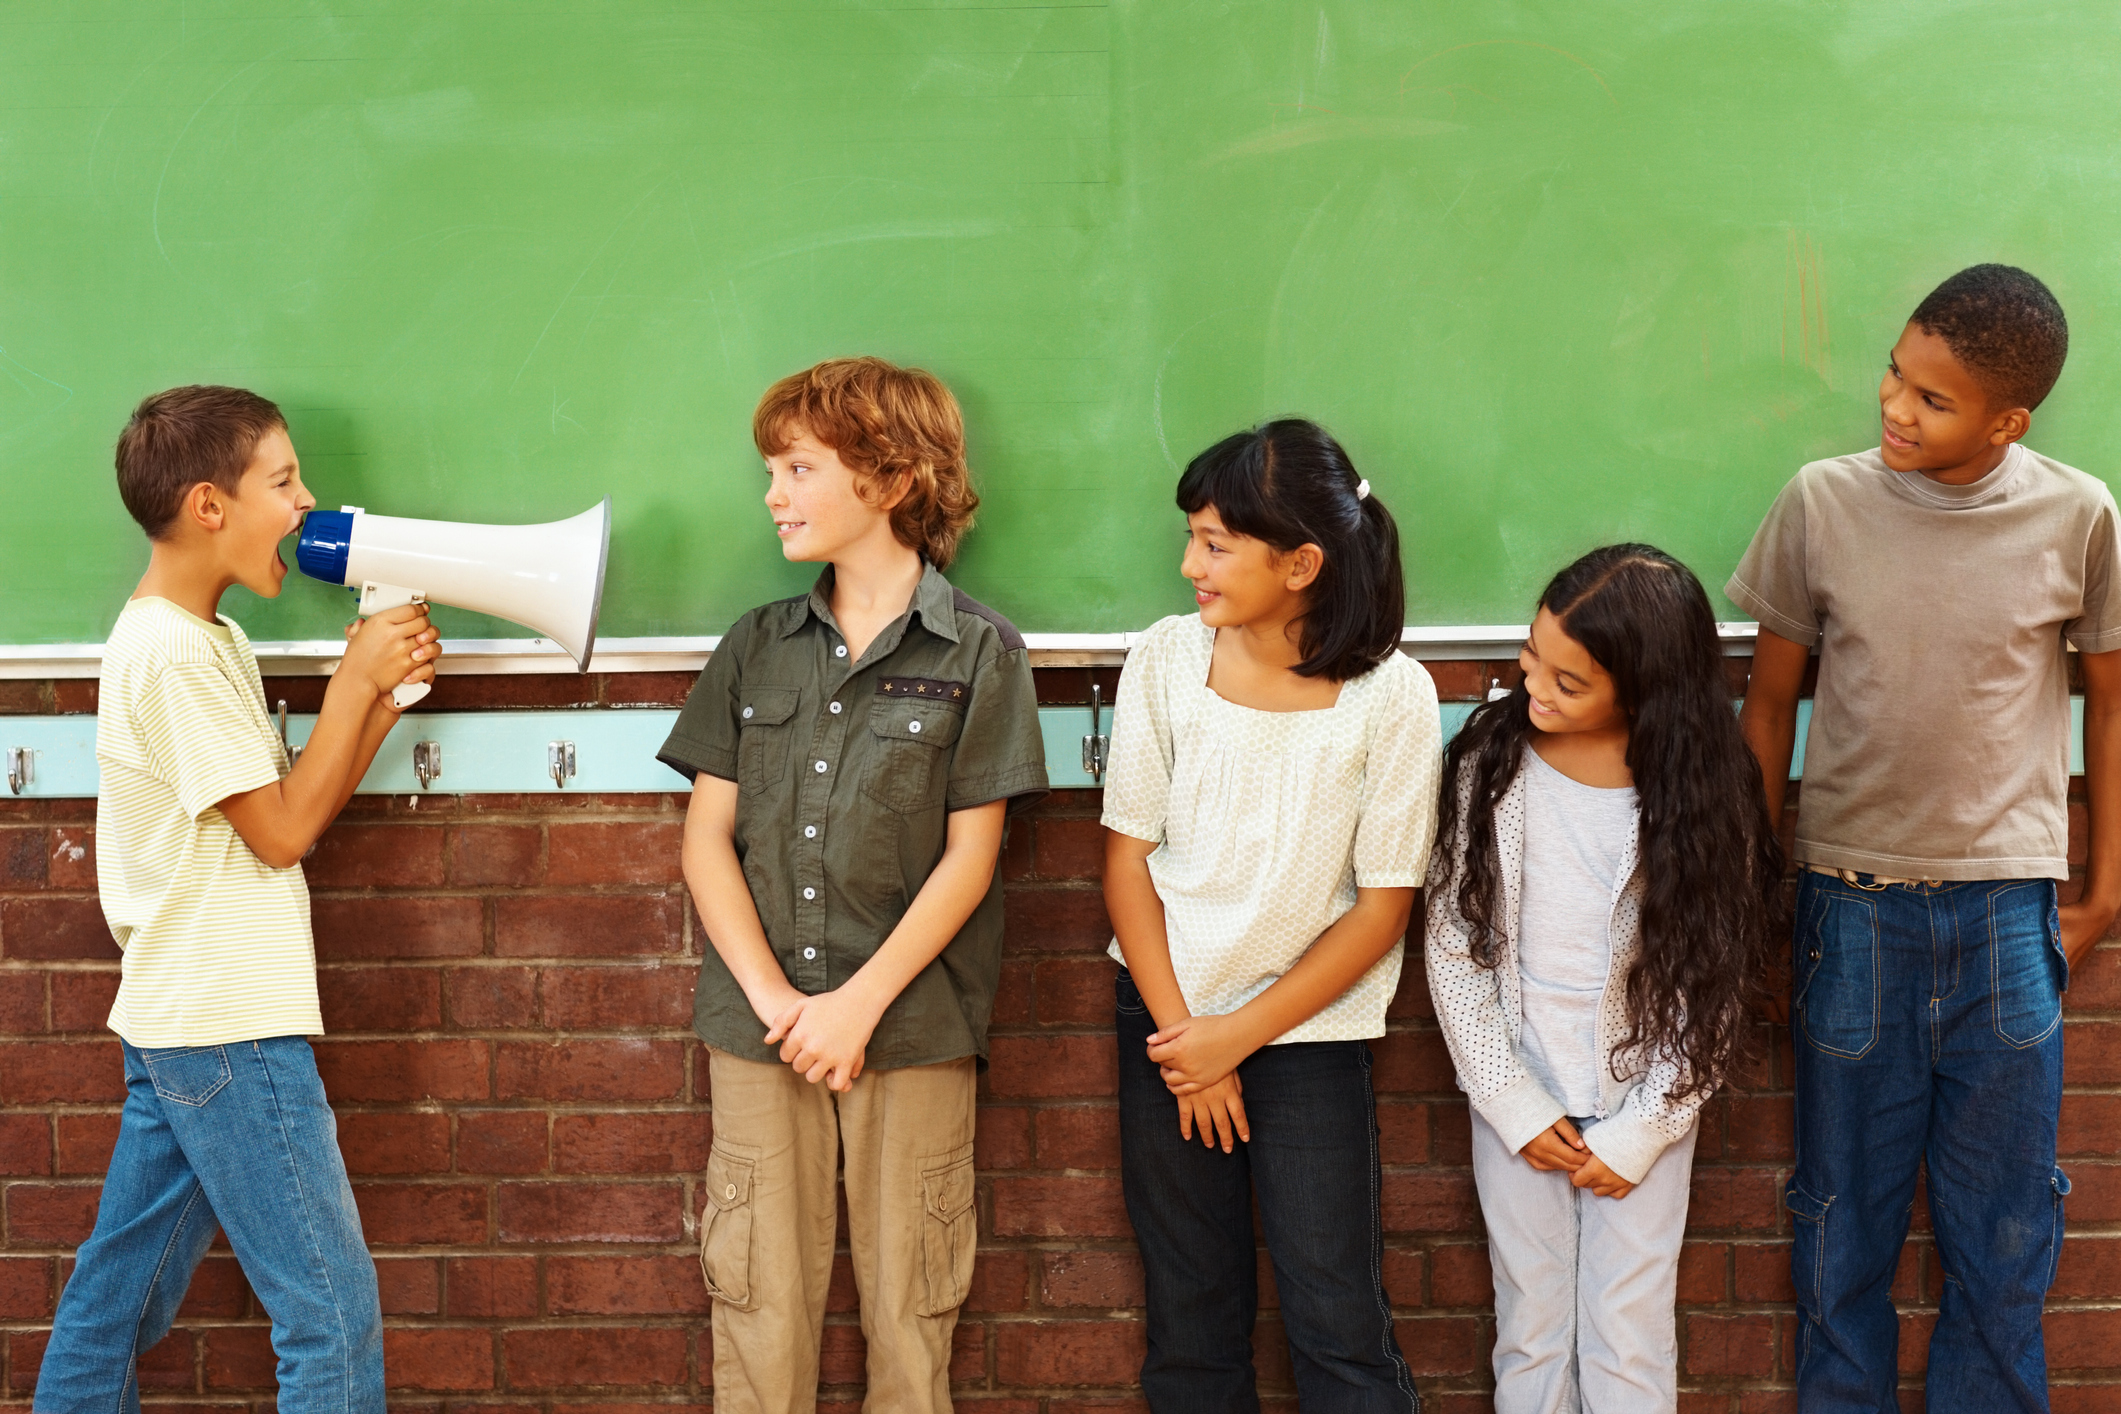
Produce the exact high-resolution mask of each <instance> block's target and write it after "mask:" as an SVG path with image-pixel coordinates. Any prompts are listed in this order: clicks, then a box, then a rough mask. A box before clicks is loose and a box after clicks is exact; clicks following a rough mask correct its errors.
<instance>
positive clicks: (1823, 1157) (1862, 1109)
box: [1785, 872, 2069, 1414]
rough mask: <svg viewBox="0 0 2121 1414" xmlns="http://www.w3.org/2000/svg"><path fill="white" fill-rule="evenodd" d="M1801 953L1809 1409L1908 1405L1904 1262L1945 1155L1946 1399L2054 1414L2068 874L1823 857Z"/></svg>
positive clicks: (1800, 1273)
mask: <svg viewBox="0 0 2121 1414" xmlns="http://www.w3.org/2000/svg"><path fill="white" fill-rule="evenodd" d="M1794 961H1795V966H1794V970H1793V972H1792V976H1793V978H1794V985H1793V1000H1794V1003H1795V1005H1794V1007H1793V1008H1792V1012H1791V1027H1792V1030H1793V1031H1794V1033H1795V1036H1794V1039H1795V1042H1796V1056H1797V1168H1796V1172H1795V1173H1794V1175H1793V1176H1792V1177H1791V1179H1790V1182H1789V1186H1788V1189H1787V1191H1786V1193H1785V1200H1786V1201H1787V1203H1788V1205H1789V1210H1790V1217H1791V1220H1792V1223H1791V1225H1792V1228H1793V1230H1794V1232H1795V1235H1796V1241H1795V1243H1794V1245H1793V1247H1792V1249H1791V1254H1790V1263H1791V1271H1792V1277H1793V1278H1794V1280H1795V1283H1796V1287H1797V1305H1798V1308H1799V1311H1800V1316H1801V1319H1800V1320H1799V1322H1798V1332H1797V1402H1798V1407H1799V1408H1800V1409H1802V1410H1804V1411H1805V1414H1843V1411H1856V1410H1862V1411H1866V1414H1868V1411H1880V1414H1883V1411H1897V1410H1898V1409H1899V1408H1900V1405H1899V1402H1898V1400H1897V1398H1896V1397H1895V1395H1894V1392H1893V1391H1894V1385H1895V1383H1896V1377H1897V1367H1898V1361H1897V1359H1896V1355H1897V1352H1898V1349H1899V1343H1900V1326H1899V1321H1898V1317H1897V1315H1896V1313H1895V1311H1894V1309H1893V1299H1892V1283H1893V1272H1894V1269H1895V1267H1896V1266H1897V1264H1898V1262H1899V1257H1900V1249H1901V1246H1902V1244H1903V1243H1904V1242H1905V1241H1906V1239H1907V1230H1908V1222H1909V1219H1910V1216H1911V1212H1912V1208H1913V1204H1914V1200H1915V1175H1916V1169H1917V1167H1918V1165H1921V1164H1926V1165H1927V1168H1928V1190H1929V1210H1930V1221H1931V1224H1932V1226H1933V1227H1934V1229H1935V1232H1936V1238H1937V1253H1938V1256H1939V1258H1940V1259H1941V1260H1942V1265H1943V1267H1944V1283H1943V1291H1942V1294H1941V1297H1940V1300H1939V1303H1938V1312H1937V1325H1936V1329H1935V1330H1934V1331H1933V1332H1932V1334H1931V1336H1930V1353H1929V1373H1928V1376H1927V1380H1926V1385H1927V1399H1928V1408H1929V1409H1930V1410H1931V1411H1932V1414H1943V1412H1944V1411H1962V1410H1963V1411H1967V1414H1975V1411H1979V1414H1998V1411H2003V1410H2022V1411H2035V1410H2037V1411H2045V1410H2046V1409H2047V1407H2048V1403H2047V1352H2046V1347H2045V1345H2044V1344H2043V1343H2042V1341H2041V1335H2040V1309H2041V1306H2042V1304H2043V1303H2044V1302H2045V1301H2046V1299H2047V1289H2048V1287H2049V1286H2051V1285H2052V1284H2053V1283H2054V1279H2055V1261H2056V1258H2057V1257H2058V1255H2059V1254H2060V1252H2061V1249H2062V1195H2063V1194H2065V1193H2067V1192H2069V1180H2068V1179H2066V1178H2065V1177H2063V1174H2062V1170H2061V1169H2059V1168H2057V1167H2056V1166H2055V1126H2056V1123H2057V1120H2058V1118H2059V1116H2060V1112H2061V1106H2062V989H2063V987H2064V985H2065V984H2066V982H2067V980H2068V967H2067V964H2066V963H2065V962H2064V960H2063V956H2062V934H2061V923H2060V920H2059V918H2058V916H2057V914H2056V911H2055V885H2054V881H2053V880H2050V879H2003V880H1988V881H1983V882H1979V883H1952V884H1939V885H1926V884H1892V885H1888V886H1886V887H1884V888H1872V887H1863V886H1859V885H1854V884H1848V883H1845V882H1843V881H1842V880H1840V879H1836V878H1830V877H1827V876H1825V875H1820V874H1813V873H1809V872H1808V873H1806V874H1804V875H1803V876H1802V879H1801V882H1800V883H1799V885H1798V889H1797V932H1796V949H1795V959H1794Z"/></svg>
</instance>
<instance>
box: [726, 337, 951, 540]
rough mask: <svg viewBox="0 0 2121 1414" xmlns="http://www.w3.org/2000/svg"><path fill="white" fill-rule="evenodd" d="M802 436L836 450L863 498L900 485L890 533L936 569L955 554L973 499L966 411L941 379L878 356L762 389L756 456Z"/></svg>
mask: <svg viewBox="0 0 2121 1414" xmlns="http://www.w3.org/2000/svg"><path fill="white" fill-rule="evenodd" d="M799 434H808V435H809V436H811V437H814V438H816V439H817V440H818V441H820V442H822V443H824V444H825V445H826V446H828V447H830V448H831V449H832V450H833V451H835V452H837V453H839V457H840V460H841V461H843V462H845V463H847V465H848V467H849V468H851V469H852V470H853V472H854V477H855V488H856V491H857V493H858V494H859V495H860V496H861V497H862V499H864V500H866V501H869V502H871V503H872V504H873V503H875V502H876V501H880V500H882V499H883V498H884V497H885V496H886V495H888V494H889V493H890V492H892V491H895V490H897V489H899V487H900V486H901V485H902V484H903V485H904V487H905V495H904V496H902V497H901V498H900V500H899V502H898V504H897V505H895V506H893V507H892V508H891V531H892V533H893V534H894V535H896V536H897V537H898V538H899V543H901V544H903V545H905V546H906V547H907V548H909V549H912V550H918V551H919V552H920V554H921V558H923V559H925V560H927V561H928V562H929V563H930V564H932V565H934V566H935V567H936V568H937V569H948V568H949V567H950V562H951V560H953V559H955V558H956V557H957V546H958V541H960V540H961V539H963V538H964V534H965V532H966V531H967V530H970V529H971V528H972V513H973V512H974V511H975V510H977V509H978V508H979V496H978V495H977V494H976V493H975V492H974V491H973V489H972V473H971V471H970V469H969V468H968V467H967V466H966V465H965V418H964V414H963V413H962V412H960V411H959V409H958V405H957V399H956V398H955V397H953V396H951V393H950V390H949V389H948V388H946V387H944V386H943V382H942V380H941V379H940V378H937V377H936V376H935V375H934V374H932V373H927V372H924V371H923V370H921V369H918V368H900V367H899V366H898V365H897V364H893V363H886V362H885V361H884V360H883V359H880V358H834V359H827V360H826V361H825V362H823V363H820V364H818V365H817V366H816V367H814V368H806V369H804V370H803V371H802V372H801V373H792V374H790V375H789V376H788V377H786V378H783V379H782V380H781V381H780V382H778V383H776V384H774V385H773V386H772V387H771V388H768V389H767V390H766V395H765V396H764V397H762V398H760V399H759V406H758V411H757V412H755V413H753V414H752V416H751V440H752V441H753V442H754V443H756V444H757V446H758V449H759V454H760V455H761V456H767V457H770V456H774V455H776V454H778V453H780V452H783V451H786V450H787V448H788V444H789V443H790V442H793V441H794V440H795V438H796V437H797V436H798V435H799Z"/></svg>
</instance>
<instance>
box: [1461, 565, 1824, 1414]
mask: <svg viewBox="0 0 2121 1414" xmlns="http://www.w3.org/2000/svg"><path fill="white" fill-rule="evenodd" d="M1518 660H1519V662H1520V663H1521V665H1522V666H1523V668H1524V681H1523V682H1522V684H1520V685H1519V686H1518V687H1516V688H1515V689H1513V690H1512V691H1511V692H1510V693H1509V695H1508V696H1506V697H1503V698H1500V699H1498V700H1496V701H1492V702H1488V703H1485V704H1483V705H1482V706H1481V707H1480V708H1479V709H1478V710H1476V711H1475V712H1474V713H1473V715H1472V717H1471V718H1470V719H1469V720H1468V721H1467V722H1466V725H1465V727H1464V729H1463V730H1461V731H1460V732H1459V734H1458V736H1457V738H1456V739H1455V740H1454V741H1453V742H1452V744H1451V748H1450V750H1449V752H1448V753H1447V755H1446V757H1445V761H1444V775H1443V779H1444V802H1443V809H1442V814H1441V819H1440V822H1439V825H1438V833H1437V843H1436V849H1435V852H1434V854H1433V855H1432V856H1431V858H1432V862H1431V865H1430V869H1429V878H1428V895H1427V897H1428V970H1429V986H1430V990H1431V992H1432V994H1433V996H1434V998H1435V1003H1436V1013H1437V1017H1438V1020H1439V1022H1440V1023H1441V1025H1442V1029H1443V1034H1444V1039H1445V1041H1446V1042H1447V1043H1448V1045H1449V1047H1450V1051H1451V1059H1452V1060H1453V1062H1454V1063H1455V1064H1456V1065H1457V1068H1458V1083H1459V1085H1460V1086H1461V1087H1462V1088H1463V1089H1464V1090H1465V1091H1466V1093H1467V1094H1468V1096H1469V1097H1470V1098H1471V1100H1472V1105H1473V1176H1474V1180H1475V1182H1476V1184H1477V1185H1478V1187H1479V1190H1480V1203H1481V1211H1482V1214H1483V1216H1484V1217H1485V1218H1486V1220H1487V1227H1488V1247H1489V1255H1490V1258H1491V1259H1492V1264H1493V1267H1494V1273H1495V1316H1496V1338H1495V1356H1494V1359H1495V1383H1496V1388H1495V1407H1496V1409H1497V1411H1498V1414H1535V1412H1536V1414H1561V1411H1575V1410H1578V1409H1589V1410H1608V1409H1625V1410H1629V1411H1631V1414H1633V1411H1651V1410H1671V1409H1674V1408H1676V1406H1677V1401H1678V1394H1677V1366H1678V1360H1677V1345H1676V1341H1675V1334H1674V1329H1673V1314H1672V1306H1673V1299H1674V1296H1675V1293H1676V1288H1677V1282H1678V1268H1679V1245H1680V1238H1681V1235H1682V1233H1683V1231H1684V1229H1685V1227H1686V1209H1687V1189H1688V1182H1689V1178H1690V1176H1691V1170H1692V1167H1693V1154H1694V1139H1695V1134H1696V1132H1697V1118H1698V1116H1699V1113H1700V1110H1701V1108H1702V1106H1703V1105H1704V1104H1705V1103H1706V1102H1707V1100H1708V1098H1709V1096H1710V1095H1711V1094H1712V1093H1713V1092H1714V1091H1715V1089H1716V1088H1717V1086H1718V1085H1720V1084H1721V1083H1722V1082H1723V1081H1724V1079H1725V1078H1726V1077H1728V1076H1729V1075H1730V1074H1731V1073H1732V1071H1733V1070H1734V1069H1735V1068H1736V1067H1737V1066H1738V1065H1739V1064H1740V1063H1741V1061H1742V1060H1743V1058H1744V1052H1745V1050H1746V1040H1747V1036H1748V1013H1749V1010H1750V1007H1751V1005H1752V1003H1753V1002H1754V1000H1755V998H1756V993H1757V991H1758V989H1759V987H1760V985H1761V978H1762V976H1763V972H1764V969H1765V967H1766V964H1767V960H1768V957H1769V955H1770V949H1771V945H1772V944H1773V942H1774V939H1775V938H1776V936H1777V934H1776V921H1777V916H1778V914H1779V912H1780V900H1781V889H1782V855H1781V851H1780V849H1779V848H1778V847H1777V844H1776V841H1775V833H1774V830H1773V829H1772V827H1771V826H1770V824H1769V822H1768V816H1767V807H1766V804H1765V797H1764V792H1763V790H1762V788H1761V779H1760V768H1759V766H1758V765H1757V763H1756V762H1755V761H1754V759H1753V756H1752V754H1751V752H1749V751H1748V750H1747V749H1746V745H1745V741H1744V738H1743V737H1742V736H1741V735H1740V734H1739V730H1738V721H1737V717H1736V714H1735V713H1734V712H1733V711H1732V708H1731V700H1730V690H1729V688H1728V686H1727V685H1726V683H1725V679H1724V674H1723V659H1722V652H1721V649H1720V646H1719V644H1718V642H1717V636H1716V623H1715V618H1714V616H1713V614H1712V613H1711V612H1710V609H1709V602H1708V596H1707V595H1706V594H1704V593H1703V592H1702V588H1701V583H1700V581H1699V580H1697V579H1696V578H1695V577H1694V575H1693V574H1692V572H1691V571H1689V570H1688V569H1687V568H1686V566H1684V565H1682V564H1680V563H1679V562H1678V561H1677V560H1675V559H1673V558H1672V557H1671V556H1669V555H1667V554H1665V553H1664V552H1663V551H1661V550H1657V549H1655V548H1653V547H1651V546H1648V545H1610V546H1607V547H1605V548H1603V549H1599V550H1594V551H1592V552H1591V553H1590V554H1588V555H1585V556H1584V557H1583V558H1582V559H1580V560H1578V561H1576V563H1574V564H1572V565H1570V566H1569V567H1568V568H1567V569H1565V570H1563V571H1562V572H1561V573H1560V574H1558V575H1556V576H1555V577H1554V581H1553V583H1551V584H1549V585H1548V586H1547V589H1546V592H1545V593H1544V594H1542V595H1540V598H1539V611H1538V615H1537V617H1536V618H1534V620H1533V621H1532V626H1531V631H1530V633H1529V634H1528V635H1527V637H1526V639H1525V643H1524V647H1523V648H1522V650H1520V652H1519V658H1518Z"/></svg>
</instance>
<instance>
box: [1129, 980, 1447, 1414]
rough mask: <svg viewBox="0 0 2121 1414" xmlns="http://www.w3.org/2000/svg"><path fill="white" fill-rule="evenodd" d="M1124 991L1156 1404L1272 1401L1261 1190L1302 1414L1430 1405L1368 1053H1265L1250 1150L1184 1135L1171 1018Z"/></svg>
mask: <svg viewBox="0 0 2121 1414" xmlns="http://www.w3.org/2000/svg"><path fill="white" fill-rule="evenodd" d="M1117 993H1118V1003H1117V1005H1118V1019H1117V1030H1118V1033H1119V1137H1120V1175H1121V1182H1122V1185H1123V1186H1124V1188H1125V1191H1126V1198H1127V1216H1128V1218H1129V1219H1131V1220H1132V1221H1133V1224H1134V1235H1135V1237H1136V1238H1137V1239H1138V1240H1139V1242H1140V1245H1141V1255H1142V1268H1143V1272H1144V1274H1145V1276H1146V1277H1147V1279H1148V1308H1149V1309H1148V1336H1149V1354H1148V1357H1147V1358H1146V1359H1145V1360H1143V1362H1142V1393H1143V1394H1144V1395H1145V1396H1147V1398H1148V1401H1149V1408H1150V1409H1152V1410H1153V1411H1155V1414H1195V1411H1198V1414H1254V1411H1257V1410H1258V1408H1259V1395H1258V1392H1257V1390H1256V1389H1255V1388H1254V1383H1253V1371H1252V1324H1253V1319H1254V1317H1255V1316H1256V1315H1257V1313H1258V1310H1259V1289H1258V1281H1259V1266H1258V1258H1257V1256H1256V1255H1255V1248H1254V1245H1253V1238H1252V1200H1253V1196H1254V1194H1255V1193H1256V1194H1257V1196H1258V1199H1259V1220H1260V1226H1261V1227H1262V1228H1263V1229H1264V1230H1265V1232H1266V1238H1267V1254H1268V1255H1269V1256H1270V1257H1271V1258H1272V1259H1273V1261H1274V1285H1275V1288H1276V1290H1277V1291H1279V1292H1280V1294H1281V1315H1282V1324H1283V1326H1284V1328H1285V1329H1286V1330H1287V1332H1288V1337H1289V1354H1290V1357H1291V1359H1292V1360H1293V1362H1294V1364H1295V1370H1296V1391H1297V1397H1298V1400H1299V1402H1300V1403H1301V1404H1302V1406H1303V1409H1304V1414H1383V1411H1387V1410H1390V1411H1396V1414H1410V1411H1418V1410H1419V1409H1420V1408H1421V1396H1420V1395H1419V1394H1417V1393H1416V1392H1415V1389H1414V1377H1413V1375H1412V1374H1411V1373H1409V1372H1408V1370H1407V1362H1406V1360H1405V1358H1404V1357H1403V1356H1401V1354H1400V1353H1399V1341H1398V1339H1397V1338H1396V1337H1395V1336H1394V1335H1393V1333H1392V1308H1391V1305H1390V1303H1389V1302H1388V1301H1387V1299H1386V1297H1385V1288H1384V1277H1383V1273H1382V1267H1383V1263H1384V1223H1383V1219H1382V1217H1381V1215H1380V1213H1379V1211H1378V1187H1379V1183H1380V1171H1379V1168H1378V1159H1377V1101H1376V1098H1375V1096H1374V1095H1373V1093H1372V1092H1371V1089H1370V1048H1369V1046H1367V1045H1366V1044H1364V1043H1363V1042H1361V1041H1316V1042H1296V1043H1292V1044H1290V1045H1286V1046H1267V1047H1264V1048H1263V1049H1261V1050H1259V1051H1256V1052H1254V1053H1253V1055H1252V1056H1251V1058H1250V1059H1248V1060H1246V1061H1245V1062H1244V1064H1242V1065H1240V1066H1239V1067H1238V1068H1237V1073H1238V1077H1239V1078H1240V1079H1241V1080H1242V1081H1243V1082H1244V1087H1245V1094H1244V1099H1245V1114H1246V1116H1247V1118H1248V1119H1249V1120H1250V1122H1251V1128H1252V1142H1251V1143H1249V1144H1245V1143H1240V1144H1238V1145H1237V1146H1236V1152H1235V1153H1231V1154H1225V1153H1224V1152H1223V1151H1222V1150H1221V1148H1220V1147H1218V1148H1215V1149H1208V1148H1204V1147H1203V1146H1202V1145H1201V1143H1200V1140H1199V1138H1198V1137H1195V1138H1193V1139H1190V1140H1188V1139H1181V1138H1180V1137H1179V1134H1178V1102H1177V1101H1176V1100H1174V1099H1173V1098H1172V1097H1171V1092H1170V1091H1169V1090H1166V1089H1165V1088H1164V1082H1163V1079H1162V1077H1160V1076H1159V1075H1158V1074H1157V1069H1156V1066H1155V1064H1154V1063H1153V1062H1151V1061H1150V1060H1149V1058H1148V1055H1147V1048H1148V1040H1149V1037H1150V1035H1151V1034H1152V1033H1153V1032H1154V1031H1155V1030H1156V1023H1155V1022H1154V1021H1152V1020H1151V1019H1150V1017H1149V1009H1148V1008H1147V1007H1146V1006H1144V1005H1143V1004H1142V999H1141V993H1140V992H1139V991H1138V990H1136V988H1135V986H1134V979H1133V978H1131V977H1130V976H1128V975H1127V974H1126V973H1125V972H1121V973H1120V974H1119V982H1118V987H1117Z"/></svg>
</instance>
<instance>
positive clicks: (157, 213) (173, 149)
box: [148, 44, 295, 270]
mask: <svg viewBox="0 0 2121 1414" xmlns="http://www.w3.org/2000/svg"><path fill="white" fill-rule="evenodd" d="M294 47H295V46H294V45H292V44H283V45H281V46H280V47H279V48H278V49H275V50H273V51H272V52H271V53H269V54H261V55H259V56H258V57H257V58H255V59H253V60H251V61H250V62H249V63H248V64H245V65H244V66H243V67H242V68H240V69H238V70H236V71H235V72H234V73H232V74H230V75H229V76H228V77H227V78H225V79H223V80H221V83H220V86H219V87H218V88H216V89H215V90H214V91H213V92H212V93H209V94H207V95H206V98H205V100H204V101H202V102H201V103H200V104H199V106H198V107H196V108H194V109H192V110H191V116H190V117H189V118H186V119H185V120H184V126H183V127H181V128H179V129H177V140H176V141H175V142H173V143H171V144H170V145H169V152H168V154H167V155H166V156H164V157H163V159H162V174H161V175H160V176H158V177H156V178H155V200H154V205H153V206H152V207H150V208H149V211H148V224H149V226H150V227H151V228H152V230H153V231H154V236H155V249H156V250H157V251H160V252H161V255H162V263H163V264H164V265H167V266H168V267H169V268H170V269H172V270H174V269H176V268H177V262H175V261H174V260H171V259H170V258H169V251H168V250H167V249H166V248H165V247H164V246H163V244H162V188H163V186H164V185H165V184H166V183H167V182H168V181H169V166H170V164H171V163H172V162H175V161H176V160H177V149H178V148H180V147H182V146H184V136H185V134H186V133H189V132H190V131H191V125H192V124H193V123H196V122H198V121H199V115H200V114H201V113H204V112H205V111H206V110H207V109H208V108H211V107H212V106H213V102H214V100H215V99H216V98H219V97H220V96H221V94H222V93H223V92H224V91H225V90H226V89H227V88H228V86H229V85H230V84H232V83H234V82H235V81H236V80H237V79H240V78H242V77H243V76H244V75H245V74H247V73H249V72H250V71H251V70H252V69H255V68H257V67H258V66H259V65H260V64H262V63H264V62H265V61H266V60H268V59H277V58H279V57H280V56H281V55H282V54H285V53H286V52H287V51H288V50H290V49H292V48H294Z"/></svg>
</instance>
